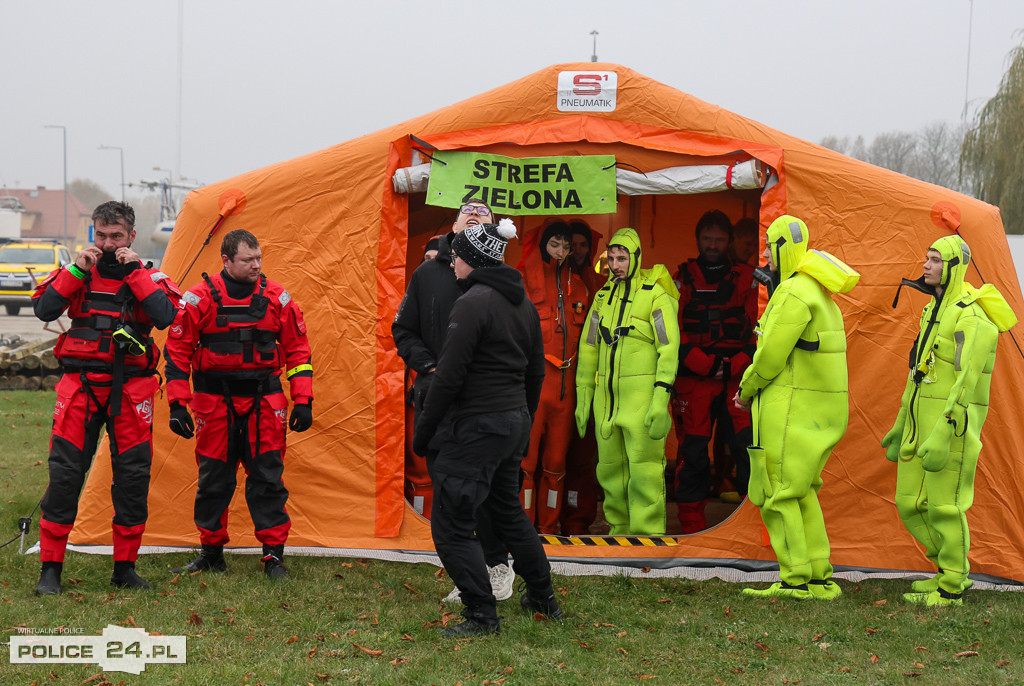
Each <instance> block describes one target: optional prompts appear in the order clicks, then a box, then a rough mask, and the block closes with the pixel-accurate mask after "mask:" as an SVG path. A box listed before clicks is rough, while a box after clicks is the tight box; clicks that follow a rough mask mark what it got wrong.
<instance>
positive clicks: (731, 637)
mask: <svg viewBox="0 0 1024 686" xmlns="http://www.w3.org/2000/svg"><path fill="white" fill-rule="evenodd" d="M726 638H727V639H729V640H730V641H732V640H734V639H735V638H736V634H729V635H728V636H726Z"/></svg>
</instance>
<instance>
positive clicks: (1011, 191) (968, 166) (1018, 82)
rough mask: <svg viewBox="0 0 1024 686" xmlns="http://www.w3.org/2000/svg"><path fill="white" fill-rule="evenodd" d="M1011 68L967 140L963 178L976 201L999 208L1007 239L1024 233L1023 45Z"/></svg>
mask: <svg viewBox="0 0 1024 686" xmlns="http://www.w3.org/2000/svg"><path fill="white" fill-rule="evenodd" d="M1008 62H1009V67H1008V68H1007V70H1006V73H1005V74H1004V75H1003V80H1002V82H1001V83H1000V84H999V90H998V91H997V92H996V94H995V96H993V97H992V99H991V100H989V101H988V102H987V103H986V104H985V106H984V107H982V108H981V110H980V111H979V112H978V115H977V117H976V118H975V120H974V123H973V125H972V127H971V128H970V130H968V131H967V135H966V136H965V137H964V144H963V152H962V155H961V163H960V174H961V179H962V180H963V181H964V182H965V183H967V184H969V188H970V189H971V191H972V192H973V193H974V195H976V196H977V197H978V198H981V199H982V200H984V201H986V202H990V203H992V204H993V205H997V206H998V207H999V210H1000V212H1001V213H1002V215H1003V226H1005V227H1006V232H1007V233H1024V192H1022V191H1021V189H1022V188H1024V45H1020V46H1018V47H1016V48H1014V49H1013V51H1012V52H1011V53H1010V55H1009V58H1008Z"/></svg>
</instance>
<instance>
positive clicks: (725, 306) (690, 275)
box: [672, 259, 758, 534]
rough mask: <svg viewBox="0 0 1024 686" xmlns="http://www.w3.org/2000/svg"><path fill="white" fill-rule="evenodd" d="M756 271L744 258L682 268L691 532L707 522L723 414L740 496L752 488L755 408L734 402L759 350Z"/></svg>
mask: <svg viewBox="0 0 1024 686" xmlns="http://www.w3.org/2000/svg"><path fill="white" fill-rule="evenodd" d="M702 267H703V268H702ZM705 272H706V273H705ZM716 272H718V273H717V274H716ZM753 273H754V270H753V269H752V268H751V267H750V266H748V265H745V264H736V265H730V264H729V263H728V262H723V263H720V264H711V265H709V264H702V263H701V261H700V260H699V259H692V260H688V261H687V262H686V263H684V264H682V265H680V266H679V272H678V273H677V274H676V283H677V284H678V287H679V339H680V343H679V377H678V378H677V379H676V394H675V397H674V398H673V399H672V407H673V410H674V411H673V415H674V418H675V422H674V423H675V430H676V439H677V440H678V442H679V448H678V452H677V453H676V494H675V495H676V502H677V503H678V507H679V522H680V524H681V525H682V527H683V533H686V534H690V533H696V532H698V531H700V530H702V529H704V528H705V520H704V505H705V503H706V501H707V497H708V491H709V490H710V488H711V467H710V461H709V458H708V445H709V443H710V441H711V434H712V432H713V430H714V427H715V423H716V421H717V420H718V419H719V418H728V419H729V420H730V421H731V424H732V426H731V430H729V434H730V439H732V440H731V441H730V452H731V454H732V456H733V459H735V460H736V468H737V473H736V481H737V484H736V486H737V490H738V491H739V492H740V494H741V495H742V494H746V491H747V480H748V478H749V474H750V467H749V464H750V463H749V459H748V457H747V454H746V446H747V445H749V444H750V437H749V435H748V434H749V429H750V413H749V412H746V411H743V410H740V409H739V408H737V407H735V406H734V405H733V403H732V397H733V395H735V393H736V391H737V389H738V388H739V383H740V378H741V377H742V376H743V371H744V370H745V369H746V368H747V367H748V366H749V365H750V360H751V358H752V357H753V354H754V351H755V343H754V326H753V323H754V322H755V321H756V320H757V293H758V292H757V282H756V281H755V280H754V277H753ZM728 429H729V428H728V427H727V430H728Z"/></svg>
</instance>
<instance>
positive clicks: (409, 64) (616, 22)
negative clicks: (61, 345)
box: [0, 0, 1024, 197]
mask: <svg viewBox="0 0 1024 686" xmlns="http://www.w3.org/2000/svg"><path fill="white" fill-rule="evenodd" d="M971 6H972V3H971V2H970V0H858V1H857V2H848V1H846V0H776V1H775V2H764V1H763V0H733V1H732V2H714V1H709V0H704V1H702V2H693V1H691V0H672V1H665V2H653V1H651V0H628V1H623V0H588V1H583V0H565V1H562V2H559V1H557V0H547V1H543V2H542V1H535V0H518V1H517V2H509V1H507V0H506V1H505V2H475V3H471V2H465V1H462V2H453V1H451V0H420V1H418V2H386V1H378V2H372V1H368V0H361V1H359V2H347V1H341V0H338V1H334V2H331V1H328V0H291V1H289V2H282V1H280V0H277V1H275V2H270V1H269V0H244V1H242V0H231V1H228V0H202V1H200V0H183V17H184V22H183V28H184V30H183V40H182V51H183V69H182V100H181V108H182V122H183V126H182V132H183V135H182V143H181V157H180V169H178V170H176V171H178V173H179V174H181V175H184V176H186V177H191V178H195V179H199V180H201V181H203V182H206V183H210V182H213V181H218V180H221V179H224V178H228V177H231V176H234V175H236V174H239V173H242V172H245V171H248V170H250V169H255V168H258V167H263V166H266V165H268V164H272V163H274V162H278V161H281V160H285V159H289V158H292V157H296V156H299V155H303V154H305V153H308V152H312V151H315V150H319V149H321V148H324V147H327V146H330V145H333V144H335V143H339V142H343V141H346V140H349V139H351V138H355V137H357V136H360V135H363V134H366V133H370V132H372V131H376V130H377V129H380V128H383V127H385V126H388V125H391V124H395V123H398V122H401V121H404V120H406V119H409V118H411V117H413V116H416V115H418V114H422V113H425V112H429V111H431V110H434V109H437V108H439V107H443V106H445V105H448V104H450V103H453V102H457V101H459V100H462V99H464V98H467V97H469V96H471V95H473V94H475V93H478V92H481V91H484V90H487V89H490V88H493V87H496V86H500V85H501V84H504V83H507V82H509V81H513V80H515V79H517V78H520V77H522V76H525V75H527V74H530V73H532V72H534V71H536V70H538V69H541V68H543V67H545V66H548V65H551V64H556V63H561V62H573V61H588V60H589V59H590V55H591V50H592V43H591V41H592V37H591V35H590V32H591V31H592V30H597V31H599V32H600V35H599V36H598V41H597V53H598V58H599V59H600V60H601V61H607V62H615V63H618V64H621V65H623V66H626V67H629V68H631V69H634V70H636V71H638V72H640V73H642V74H645V75H647V76H649V77H652V78H654V79H657V80H659V81H662V82H664V83H666V84H668V85H671V86H673V87H675V88H678V89H680V90H682V91H685V92H688V93H690V94H692V95H694V96H696V97H698V98H701V99H703V100H706V101H708V102H711V103H714V104H717V105H720V106H722V107H725V108H727V109H730V110H733V111H735V112H737V113H739V114H741V115H744V116H747V117H750V118H752V119H755V120H758V121H760V122H763V123H765V124H767V125H769V126H772V127H774V128H777V129H780V130H783V131H785V132H787V133H790V134H793V135H796V136H799V137H801V138H805V139H807V140H811V141H815V142H818V141H820V140H821V139H822V138H823V137H824V136H826V135H830V134H833V135H838V136H847V135H848V136H856V135H858V134H861V135H864V136H865V138H866V139H867V140H868V141H869V142H870V139H871V138H872V137H873V136H874V135H875V134H877V133H881V132H885V131H893V130H906V131H916V130H918V129H920V128H921V127H923V126H925V125H927V124H930V123H933V122H936V121H947V122H950V123H957V122H959V121H960V118H961V114H962V111H963V109H964V101H965V87H966V89H967V90H966V97H967V100H968V102H969V104H970V105H969V109H970V110H972V111H973V110H976V109H977V107H979V106H980V105H981V104H983V103H984V102H985V101H986V100H987V99H988V98H990V97H991V96H992V95H993V94H994V93H995V91H996V88H997V87H998V84H999V80H1000V78H1001V77H1002V75H1003V73H1004V71H1005V67H1006V56H1007V54H1008V53H1009V51H1010V50H1011V49H1012V48H1013V47H1014V46H1015V45H1018V44H1020V43H1021V42H1022V41H1024V37H1022V35H1021V34H1020V33H1019V31H1020V30H1021V29H1024V0H974V2H973V27H972V30H971V32H970V35H971V49H970V69H969V80H968V68H967V66H968V33H969V32H968V26H969V22H970V17H971ZM178 9H179V3H178V0H148V1H140V0H91V1H90V2H77V1H72V0H66V1H57V0H31V1H28V0H0V65H2V66H3V71H2V74H3V80H2V86H0V87H2V89H3V95H2V96H0V187H2V186H6V187H10V188H14V187H22V188H24V187H34V186H37V185H43V186H46V187H48V188H60V186H61V176H62V148H61V132H60V130H53V129H46V128H43V127H44V125H46V124H57V125H63V126H66V127H67V140H68V179H69V180H72V179H75V178H89V179H93V180H94V181H96V182H98V183H99V184H100V185H101V186H103V187H104V188H105V189H107V190H108V191H109V192H110V193H111V194H112V195H114V196H115V197H116V196H117V195H118V190H119V185H120V166H119V160H118V153H117V151H116V150H114V151H110V150H98V149H97V147H98V146H99V145H101V144H102V145H108V146H120V147H122V148H123V149H124V162H125V178H126V180H127V181H130V182H131V181H139V180H140V179H157V178H159V177H160V176H161V174H160V173H159V172H154V171H153V170H152V168H153V167H154V166H158V167H162V168H165V169H173V168H174V167H175V166H176V165H177V163H178V140H177V108H178V98H177V93H178V66H177V65H178V57H177V55H178ZM138 192H139V191H137V190H132V189H129V191H128V193H129V195H133V194H137V193H138Z"/></svg>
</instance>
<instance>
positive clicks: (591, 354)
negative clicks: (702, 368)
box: [576, 228, 679, 535]
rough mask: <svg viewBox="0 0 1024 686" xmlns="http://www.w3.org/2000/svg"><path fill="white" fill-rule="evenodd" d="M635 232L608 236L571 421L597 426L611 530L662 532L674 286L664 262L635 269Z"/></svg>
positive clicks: (673, 364) (580, 427)
mask: <svg viewBox="0 0 1024 686" xmlns="http://www.w3.org/2000/svg"><path fill="white" fill-rule="evenodd" d="M640 263H641V249H640V237H639V236H637V233H636V231H634V230H633V229H630V228H625V229H619V230H618V231H616V232H615V235H614V236H612V239H611V241H609V243H608V269H609V279H608V282H607V283H606V284H605V285H604V286H603V287H602V288H601V289H600V290H599V291H598V292H597V294H596V295H595V296H594V303H593V305H592V306H591V308H590V313H589V314H588V315H587V321H586V324H585V325H584V329H583V341H582V343H580V353H579V369H578V370H577V372H576V429H577V431H578V432H579V435H580V436H583V435H584V432H585V431H586V429H587V421H588V420H589V419H590V413H591V408H592V407H593V413H594V422H595V425H596V427H597V450H598V464H597V480H598V482H599V483H600V484H601V488H602V489H604V516H605V519H606V520H607V521H608V523H609V524H610V525H611V534H612V535H624V534H653V535H657V534H663V533H665V476H664V475H665V438H666V436H668V432H669V429H670V428H671V425H672V418H671V416H670V414H669V397H670V396H671V394H672V390H673V389H672V384H673V383H674V382H675V378H676V370H677V368H678V367H679V325H678V321H677V316H678V315H677V303H676V300H677V299H678V297H679V293H678V291H677V290H676V287H675V284H673V282H672V278H671V277H670V276H669V273H668V269H666V268H665V266H664V265H661V264H658V265H655V266H654V267H653V268H651V269H641V268H640Z"/></svg>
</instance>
